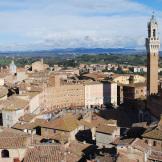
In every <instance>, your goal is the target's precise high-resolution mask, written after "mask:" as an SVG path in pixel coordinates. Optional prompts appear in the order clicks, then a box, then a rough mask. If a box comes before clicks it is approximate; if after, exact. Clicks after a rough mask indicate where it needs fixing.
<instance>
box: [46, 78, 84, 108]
mask: <svg viewBox="0 0 162 162" xmlns="http://www.w3.org/2000/svg"><path fill="white" fill-rule="evenodd" d="M84 95H85V94H84V85H83V84H81V83H80V82H67V81H62V80H61V79H60V78H59V75H57V76H51V78H50V79H49V82H48V85H47V87H46V88H45V89H44V104H45V105H46V107H47V108H49V109H53V108H65V107H71V108H74V107H84Z"/></svg>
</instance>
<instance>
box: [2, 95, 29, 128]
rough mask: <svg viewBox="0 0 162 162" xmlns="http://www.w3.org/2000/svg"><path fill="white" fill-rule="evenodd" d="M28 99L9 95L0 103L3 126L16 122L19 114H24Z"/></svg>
mask: <svg viewBox="0 0 162 162" xmlns="http://www.w3.org/2000/svg"><path fill="white" fill-rule="evenodd" d="M28 104H29V103H28V101H26V100H22V99H19V98H17V97H16V96H12V97H9V98H8V99H7V100H5V101H4V102H2V103H1V104H0V107H1V109H2V119H3V126H4V127H11V126H13V125H14V124H16V123H17V121H18V119H19V118H20V116H22V115H24V114H25V111H26V110H27V108H28Z"/></svg>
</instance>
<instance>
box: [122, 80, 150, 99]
mask: <svg viewBox="0 0 162 162" xmlns="http://www.w3.org/2000/svg"><path fill="white" fill-rule="evenodd" d="M146 96H147V87H146V83H136V84H128V85H123V97H124V101H129V100H135V99H146Z"/></svg>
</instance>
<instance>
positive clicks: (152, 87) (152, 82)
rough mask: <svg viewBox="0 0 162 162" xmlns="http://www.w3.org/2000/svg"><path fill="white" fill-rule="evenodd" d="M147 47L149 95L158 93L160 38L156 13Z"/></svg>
mask: <svg viewBox="0 0 162 162" xmlns="http://www.w3.org/2000/svg"><path fill="white" fill-rule="evenodd" d="M146 49H147V69H148V70H147V91H148V95H151V94H157V93H158V62H159V49H160V40H159V36H158V23H157V21H156V20H155V17H154V15H153V16H152V18H151V20H150V22H149V23H148V38H146Z"/></svg>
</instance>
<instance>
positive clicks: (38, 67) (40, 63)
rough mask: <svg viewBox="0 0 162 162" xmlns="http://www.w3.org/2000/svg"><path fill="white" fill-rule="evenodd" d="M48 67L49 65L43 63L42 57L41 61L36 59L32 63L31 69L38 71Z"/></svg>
mask: <svg viewBox="0 0 162 162" xmlns="http://www.w3.org/2000/svg"><path fill="white" fill-rule="evenodd" d="M48 68H49V65H47V64H44V63H43V59H41V61H36V62H34V63H32V71H33V72H40V71H44V70H46V69H48Z"/></svg>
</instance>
